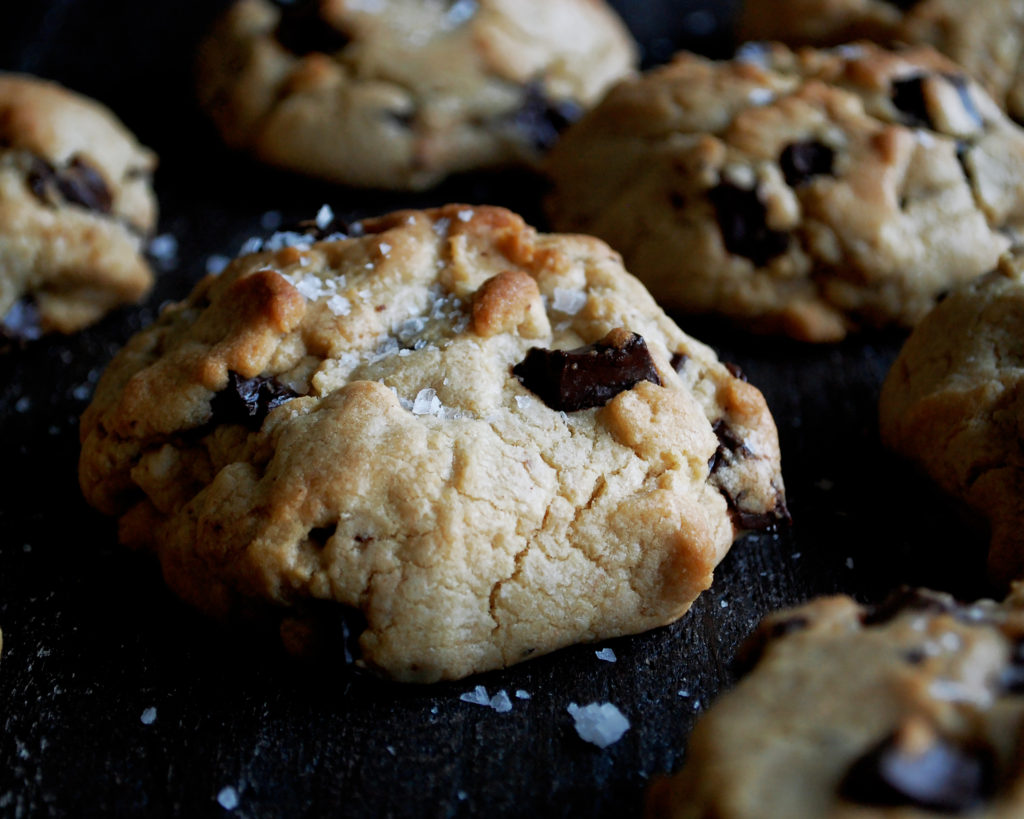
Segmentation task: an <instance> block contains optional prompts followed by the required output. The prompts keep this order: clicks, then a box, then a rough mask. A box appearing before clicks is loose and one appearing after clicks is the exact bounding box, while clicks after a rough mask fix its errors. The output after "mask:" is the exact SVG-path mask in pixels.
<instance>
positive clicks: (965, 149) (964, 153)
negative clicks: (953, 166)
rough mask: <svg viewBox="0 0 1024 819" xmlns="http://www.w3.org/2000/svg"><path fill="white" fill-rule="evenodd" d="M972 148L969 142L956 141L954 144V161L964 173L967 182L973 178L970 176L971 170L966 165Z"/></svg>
mask: <svg viewBox="0 0 1024 819" xmlns="http://www.w3.org/2000/svg"><path fill="white" fill-rule="evenodd" d="M972 147H973V146H972V145H971V144H970V143H969V142H964V141H963V140H958V141H957V143H956V161H957V162H959V163H960V169H961V170H962V171H963V172H964V176H966V177H967V181H968V182H970V181H971V180H972V179H973V178H974V176H973V174H971V168H970V166H969V165H968V164H967V159H968V157H969V156H970V153H971V148H972Z"/></svg>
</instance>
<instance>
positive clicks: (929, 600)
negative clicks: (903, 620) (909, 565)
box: [861, 586, 963, 626]
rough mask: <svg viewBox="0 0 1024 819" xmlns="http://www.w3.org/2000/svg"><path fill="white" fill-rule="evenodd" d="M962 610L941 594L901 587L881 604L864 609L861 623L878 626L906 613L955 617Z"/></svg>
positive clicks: (948, 597)
mask: <svg viewBox="0 0 1024 819" xmlns="http://www.w3.org/2000/svg"><path fill="white" fill-rule="evenodd" d="M962 609H963V606H961V605H960V604H959V603H957V602H956V600H954V599H953V598H952V597H951V596H950V595H948V594H944V593H943V592H936V591H931V590H930V589H914V588H911V587H909V586H903V587H901V588H899V589H897V590H896V591H895V592H893V593H892V594H891V595H889V597H887V598H886V599H885V600H883V601H882V602H881V603H878V604H877V605H874V606H870V607H868V608H866V609H865V610H864V612H863V614H862V615H861V622H863V623H864V625H866V626H878V625H883V624H885V623H888V622H890V621H892V620H894V619H895V618H896V617H898V616H899V615H901V614H903V613H904V612H908V611H915V612H922V613H929V614H952V615H954V616H955V615H956V614H957V613H958V612H959V611H960V610H962Z"/></svg>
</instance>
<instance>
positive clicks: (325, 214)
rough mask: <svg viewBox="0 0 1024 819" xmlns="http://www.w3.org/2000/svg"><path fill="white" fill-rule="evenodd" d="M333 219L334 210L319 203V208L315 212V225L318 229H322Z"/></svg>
mask: <svg viewBox="0 0 1024 819" xmlns="http://www.w3.org/2000/svg"><path fill="white" fill-rule="evenodd" d="M333 221H334V211H333V210H331V206H330V205H321V206H320V210H318V211H317V212H316V226H317V227H318V228H320V230H324V229H325V228H326V227H327V226H328V225H329V224H330V223H331V222H333Z"/></svg>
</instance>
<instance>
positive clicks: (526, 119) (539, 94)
mask: <svg viewBox="0 0 1024 819" xmlns="http://www.w3.org/2000/svg"><path fill="white" fill-rule="evenodd" d="M582 115H583V107H582V106H581V105H580V104H579V103H578V102H576V101H574V100H570V99H561V100H552V99H549V98H548V96H547V95H546V94H545V93H544V86H543V84H541V83H540V82H531V83H528V84H527V85H526V87H525V89H524V90H523V101H522V103H521V104H520V106H519V109H518V110H517V111H516V112H515V114H513V115H512V124H513V125H514V126H515V128H516V129H517V130H519V131H520V132H522V133H523V134H524V135H525V136H526V138H527V140H528V141H529V142H530V144H531V145H533V147H534V149H535V150H537V151H546V150H548V148H550V147H551V146H552V145H554V144H555V142H557V141H558V137H559V135H561V133H562V131H564V130H565V129H566V128H568V127H569V126H570V125H571V124H572V123H574V122H575V121H576V120H578V119H579V118H580V117H581V116H582Z"/></svg>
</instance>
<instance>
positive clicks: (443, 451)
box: [80, 205, 786, 681]
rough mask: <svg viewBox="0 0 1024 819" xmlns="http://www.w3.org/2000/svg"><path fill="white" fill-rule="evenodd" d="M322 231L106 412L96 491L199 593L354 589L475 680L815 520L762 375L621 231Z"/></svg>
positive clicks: (185, 332) (672, 598)
mask: <svg viewBox="0 0 1024 819" xmlns="http://www.w3.org/2000/svg"><path fill="white" fill-rule="evenodd" d="M315 238H316V237H315V236H304V235H300V234H280V235H277V236H275V237H273V238H271V239H270V240H269V241H268V243H267V246H266V247H265V248H264V250H263V251H261V252H259V253H256V254H253V255H247V256H242V257H240V258H239V259H237V260H236V261H234V262H233V263H232V264H231V265H230V266H229V267H228V268H227V269H226V270H225V271H224V272H223V273H222V274H220V275H219V276H215V277H208V278H207V279H205V280H204V281H203V282H201V283H200V284H199V285H198V286H197V287H196V289H195V291H194V292H193V293H192V295H191V296H190V297H189V298H188V299H187V300H186V301H184V302H182V303H181V304H179V305H176V306H173V307H171V308H169V309H167V310H165V311H164V312H163V314H162V315H161V317H160V319H159V320H158V322H157V323H156V324H155V325H153V326H152V327H151V328H149V329H147V330H144V331H143V332H141V333H139V334H138V335H137V336H135V337H134V338H133V339H132V340H131V341H129V343H128V344H127V345H126V347H125V348H124V349H123V350H122V351H121V352H120V353H119V354H118V356H117V357H116V358H115V359H114V360H113V362H112V363H111V365H110V366H109V368H108V370H107V371H106V373H105V374H104V376H103V378H102V379H101V381H100V383H99V385H98V387H97V390H96V394H95V398H94V400H93V403H92V404H91V405H90V407H89V408H88V409H87V410H86V412H85V414H84V415H83V417H82V424H81V434H82V442H83V443H82V455H81V461H80V478H81V485H82V488H83V491H84V493H85V496H86V498H87V499H88V500H89V502H90V503H91V504H93V505H94V506H96V507H98V508H99V509H101V510H102V511H104V512H106V513H108V514H111V515H116V516H119V518H120V536H121V539H122V540H123V541H124V542H125V543H128V544H131V545H135V546H139V547H142V548H146V549H151V550H153V551H155V552H156V553H157V555H158V556H159V559H160V561H161V564H162V568H163V571H164V575H165V578H166V580H167V581H168V583H169V584H170V586H171V587H172V588H173V589H174V590H175V591H176V592H177V593H178V594H179V595H181V596H182V597H184V598H185V599H186V600H188V601H190V602H191V603H193V604H195V605H196V606H198V607H200V608H202V609H205V610H207V611H209V612H211V613H213V614H215V615H223V614H226V613H228V612H230V611H231V610H233V609H240V608H241V609H244V608H245V607H246V606H247V605H249V604H250V603H251V601H266V602H268V603H271V604H276V606H277V607H278V608H279V609H280V610H281V611H282V612H287V611H288V609H287V608H286V607H288V606H290V605H301V604H302V603H303V602H304V601H309V600H326V601H334V602H336V603H339V604H343V605H344V606H345V607H351V608H354V609H359V610H360V612H361V614H362V616H363V617H364V618H365V621H366V629H365V631H363V633H362V635H361V637H360V640H359V642H360V648H361V652H362V662H363V663H364V664H365V665H367V666H368V667H370V668H371V669H374V670H376V671H377V672H379V673H382V674H385V675H387V676H390V677H393V678H396V679H400V680H410V681H432V680H436V679H441V678H458V677H462V676H465V675H467V674H471V673H474V672H477V671H483V670H487V669H493V668H499V667H502V666H506V665H510V664H512V663H515V662H519V661H521V660H524V659H526V658H528V657H531V656H536V655H538V654H541V653H544V652H548V651H552V650H554V649H556V648H559V647H562V646H566V645H570V644H572V643H576V642H581V641H592V640H599V639H603V638H606V637H609V636H612V635H620V634H628V633H636V632H639V631H643V630H645V629H649V628H653V627H655V626H659V625H663V624H666V623H669V622H671V621H673V620H675V619H676V618H678V617H679V616H681V615H682V614H683V613H684V612H685V611H686V610H687V609H688V608H689V606H690V604H691V603H692V601H693V600H694V599H695V597H696V596H697V595H698V594H699V593H700V592H701V591H702V590H703V589H705V588H706V587H707V586H708V585H709V584H710V582H711V578H712V570H713V569H714V567H715V565H716V564H717V563H718V562H719V561H720V560H721V558H722V557H723V556H724V555H725V553H726V552H727V550H728V549H729V547H730V545H731V544H732V542H733V540H734V538H735V537H736V536H737V535H738V534H739V533H740V531H742V530H744V529H749V528H753V527H758V526H767V525H770V524H772V523H774V522H777V521H779V520H782V519H784V518H786V511H785V504H784V497H783V484H782V478H781V474H780V465H779V450H778V439H777V433H776V430H775V426H774V422H773V421H772V418H771V416H770V414H769V411H768V408H767V406H766V404H765V402H764V399H763V397H762V396H761V394H760V392H759V391H758V390H757V389H756V388H754V387H753V386H751V385H750V384H748V383H746V382H745V381H744V380H742V379H741V378H737V377H735V376H734V375H733V374H732V373H731V372H730V370H729V368H727V367H726V366H725V365H723V364H721V363H720V362H719V361H718V360H717V358H716V357H715V355H714V353H713V352H712V351H711V350H710V349H709V348H707V347H706V346H704V345H702V344H701V343H699V342H697V341H695V340H693V339H692V338H690V337H689V336H687V335H685V334H684V333H683V332H682V331H681V330H679V328H678V327H677V326H676V325H675V324H674V323H673V322H672V321H671V320H670V319H668V318H667V317H666V316H665V314H664V313H663V312H662V311H661V310H660V309H659V308H658V307H657V305H656V304H655V303H654V301H653V299H652V298H651V297H650V295H649V294H648V293H647V292H646V291H645V290H644V288H643V287H642V286H641V285H640V284H639V282H637V281H636V280H635V279H634V278H633V277H632V276H630V275H629V274H627V273H626V272H625V270H624V269H623V267H622V264H621V259H620V258H619V256H618V255H617V254H616V253H614V252H613V251H611V250H610V249H609V248H608V247H607V246H606V245H605V244H604V243H602V242H600V241H599V240H597V239H594V238H592V237H586V236H562V235H556V234H552V235H545V234H538V233H536V232H535V231H534V230H533V229H532V228H529V227H528V226H526V225H525V223H524V222H523V221H522V220H521V219H520V218H519V217H518V216H516V215H514V214H512V213H510V212H509V211H506V210H502V209H499V208H490V207H470V206H457V205H451V206H446V207H444V208H440V209H436V210H431V211H405V212H399V213H395V214H391V215H388V216H385V217H381V218H377V219H371V220H366V221H364V222H362V223H357V224H356V225H355V226H352V227H351V228H349V229H348V234H347V235H342V234H335V235H334V236H328V237H325V238H323V239H322V240H320V241H314V239H315ZM528 358H529V359H531V363H530V364H529V365H526V366H520V364H522V362H524V361H526V360H527V359H528ZM549 402H550V403H552V404H554V405H555V406H554V407H552V406H549Z"/></svg>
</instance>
